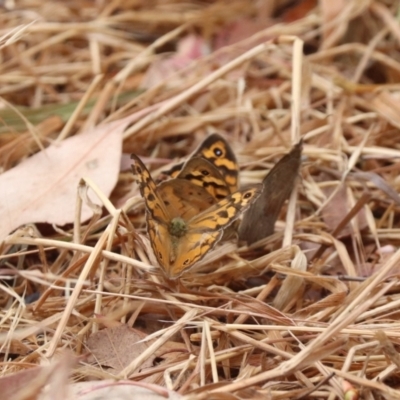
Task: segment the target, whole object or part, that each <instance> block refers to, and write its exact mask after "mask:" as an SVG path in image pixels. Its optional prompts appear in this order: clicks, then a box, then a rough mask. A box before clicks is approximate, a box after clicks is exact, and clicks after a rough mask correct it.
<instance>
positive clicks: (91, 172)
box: [0, 123, 126, 240]
mask: <svg viewBox="0 0 400 400" xmlns="http://www.w3.org/2000/svg"><path fill="white" fill-rule="evenodd" d="M125 126H126V124H125V123H112V124H108V125H103V126H99V127H98V128H96V129H94V130H92V131H90V132H86V133H82V134H79V135H76V136H73V137H71V138H68V139H65V140H63V141H62V142H61V143H54V144H52V145H51V146H49V147H48V148H47V149H45V150H44V151H40V152H39V153H36V154H34V155H33V156H32V157H29V158H28V159H26V160H25V161H23V162H21V163H20V164H18V165H17V166H16V167H15V168H12V169H10V170H8V171H6V172H5V173H4V174H2V175H0V193H1V202H0V220H1V222H2V223H1V225H0V240H2V239H4V237H5V236H6V235H7V234H9V233H10V232H11V231H13V230H14V229H16V228H18V227H19V226H21V225H23V224H27V223H34V222H47V223H52V224H57V225H64V224H66V223H71V222H73V221H74V218H75V204H76V196H77V188H78V183H79V181H80V179H81V178H82V177H89V178H90V179H91V180H93V181H94V182H95V183H96V184H97V185H98V187H99V188H100V190H101V191H102V192H103V193H104V194H105V196H109V194H110V193H111V190H112V189H113V188H114V186H115V184H116V182H117V179H118V173H119V168H120V158H121V151H122V132H123V129H124V128H125ZM91 214H92V211H91V210H90V208H89V207H87V206H84V207H83V211H82V215H81V219H82V221H84V220H86V219H88V218H89V217H90V216H91Z"/></svg>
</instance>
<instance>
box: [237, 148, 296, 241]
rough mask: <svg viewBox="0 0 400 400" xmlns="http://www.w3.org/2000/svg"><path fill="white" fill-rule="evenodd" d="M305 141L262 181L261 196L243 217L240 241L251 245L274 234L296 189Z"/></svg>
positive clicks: (279, 162)
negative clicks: (285, 203) (285, 205)
mask: <svg viewBox="0 0 400 400" xmlns="http://www.w3.org/2000/svg"><path fill="white" fill-rule="evenodd" d="M302 144H303V143H302V141H300V142H299V143H297V144H296V145H295V146H294V147H293V149H292V151H291V152H290V153H288V154H286V155H285V156H284V157H282V158H281V159H280V160H279V161H278V163H277V164H276V165H275V166H274V167H273V168H272V169H271V171H270V172H269V173H268V175H267V176H266V177H265V178H264V179H263V181H262V192H261V195H260V196H259V197H258V198H257V200H256V201H255V202H253V204H252V205H251V207H250V208H249V210H248V211H247V212H246V213H245V214H244V216H243V219H242V221H241V223H240V226H239V239H240V240H243V241H246V242H247V244H248V245H250V244H252V243H255V242H257V241H259V240H261V239H263V238H265V237H267V236H269V235H272V233H274V226H275V222H276V220H277V218H278V216H279V212H280V210H281V208H282V206H283V203H284V202H285V200H286V199H288V198H289V196H290V193H291V192H292V190H293V187H294V185H295V180H296V177H297V175H298V173H299V169H300V164H301V151H302Z"/></svg>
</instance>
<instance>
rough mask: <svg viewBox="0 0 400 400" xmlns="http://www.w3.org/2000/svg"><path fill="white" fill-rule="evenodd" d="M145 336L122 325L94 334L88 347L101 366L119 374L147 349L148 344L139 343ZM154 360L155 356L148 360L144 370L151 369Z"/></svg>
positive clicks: (144, 364)
mask: <svg viewBox="0 0 400 400" xmlns="http://www.w3.org/2000/svg"><path fill="white" fill-rule="evenodd" d="M144 336H145V335H144V334H143V333H142V332H140V331H138V330H136V329H133V328H130V327H128V326H127V325H120V326H117V327H113V328H106V329H102V330H101V331H99V332H96V333H94V334H93V335H91V336H90V337H89V339H88V341H87V347H88V348H89V350H90V351H91V353H92V355H93V356H94V357H95V358H96V362H97V363H98V364H99V365H102V366H107V367H110V368H112V369H113V370H114V372H115V373H118V372H120V371H122V370H123V369H124V368H125V367H126V366H128V365H129V364H130V363H131V361H132V360H133V359H134V358H136V357H137V356H138V355H139V354H141V353H143V351H145V350H146V349H147V347H148V346H147V342H145V343H138V342H139V341H141V340H142V339H143V338H144ZM154 358H155V355H154V356H153V357H152V358H148V359H147V360H146V361H145V362H144V363H143V364H142V368H147V367H150V366H151V365H152V363H153V359H154Z"/></svg>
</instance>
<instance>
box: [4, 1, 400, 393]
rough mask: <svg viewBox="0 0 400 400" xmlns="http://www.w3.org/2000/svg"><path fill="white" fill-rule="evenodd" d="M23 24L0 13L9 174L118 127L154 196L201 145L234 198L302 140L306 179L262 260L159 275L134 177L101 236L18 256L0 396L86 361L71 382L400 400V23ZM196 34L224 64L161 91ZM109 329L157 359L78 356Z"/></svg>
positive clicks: (172, 12)
mask: <svg viewBox="0 0 400 400" xmlns="http://www.w3.org/2000/svg"><path fill="white" fill-rule="evenodd" d="M17 3H18V7H19V8H18V9H17V8H10V9H6V6H3V9H2V10H1V14H0V21H1V24H0V26H1V27H2V28H1V30H0V52H1V53H0V54H1V64H0V79H1V81H0V82H1V85H0V96H1V100H0V104H2V109H1V110H0V121H1V126H0V160H1V164H0V165H1V168H2V169H3V171H6V170H9V169H11V168H12V167H14V166H15V165H17V164H19V163H20V162H21V161H22V160H23V159H24V158H26V157H28V156H29V155H31V154H33V153H35V152H37V151H39V150H40V148H45V147H47V146H48V145H49V144H50V143H52V142H54V141H56V140H63V139H65V138H67V137H69V136H71V135H76V134H79V133H80V132H84V131H87V130H89V129H90V128H92V127H94V126H97V125H99V124H104V123H106V122H110V121H117V120H119V119H121V118H124V117H127V116H130V118H131V121H132V122H131V124H130V126H129V127H128V128H127V129H126V130H125V132H124V141H123V153H127V154H129V153H131V152H135V153H136V154H139V155H140V156H142V157H143V159H144V160H145V161H147V164H148V165H149V166H151V165H152V164H153V166H156V167H157V168H156V169H155V168H153V169H152V172H153V173H154V175H156V174H157V173H158V172H159V171H160V170H161V167H160V164H162V163H164V164H165V159H171V158H174V157H184V156H186V155H188V154H189V153H190V151H191V150H192V149H193V148H194V147H195V145H196V144H197V143H198V142H199V141H200V140H202V138H204V137H205V135H206V134H207V133H210V132H220V133H223V134H225V135H226V136H227V137H229V140H230V141H231V143H232V146H233V148H234V150H235V152H236V154H237V156H238V159H239V162H240V164H241V166H242V175H241V182H242V184H246V183H254V182H259V181H260V180H261V179H262V177H263V176H264V175H265V173H266V171H267V170H269V169H270V168H271V167H272V166H273V165H274V163H275V162H276V161H277V160H279V159H280V158H281V156H282V155H283V154H285V153H286V152H287V151H288V150H289V149H290V148H291V146H292V144H294V143H296V142H297V141H298V140H299V138H300V137H301V138H303V142H304V149H303V155H304V160H303V165H302V170H301V180H299V185H298V190H297V191H295V193H294V194H293V196H292V198H291V200H290V202H289V203H288V205H287V206H285V207H284V209H283V210H282V213H281V218H280V219H279V221H278V222H277V224H276V233H275V234H274V235H272V236H271V237H269V238H266V239H265V240H264V241H262V243H259V244H258V245H257V246H252V247H251V248H247V247H245V246H242V247H239V248H238V246H236V244H234V243H231V242H228V243H225V244H223V245H222V246H221V247H220V248H219V249H218V250H217V251H216V252H214V253H213V254H211V255H210V257H209V258H208V259H206V260H205V261H204V262H202V263H201V264H200V265H198V266H196V267H194V268H193V269H191V270H189V271H188V272H187V273H186V274H185V275H183V276H182V279H181V280H180V281H176V282H170V281H168V280H166V279H165V278H164V277H163V275H162V274H161V273H160V271H159V269H158V268H157V267H152V265H153V264H154V261H153V258H152V255H151V251H149V252H148V250H149V245H148V242H147V239H146V235H145V231H144V224H143V222H144V219H143V212H144V210H143V207H142V203H141V201H140V198H139V197H138V190H137V188H136V186H135V185H133V177H132V176H131V173H130V172H129V171H127V170H126V168H123V169H122V172H121V173H120V176H119V180H118V184H117V186H116V188H115V189H114V191H113V193H112V195H111V203H110V202H109V201H108V199H107V198H106V197H105V196H104V195H102V194H101V193H98V197H99V198H100V200H98V202H100V201H101V203H102V204H103V205H104V206H105V208H104V211H103V213H102V215H101V216H97V218H95V217H94V218H93V220H91V221H89V222H85V223H84V224H82V225H81V224H80V223H79V222H78V221H76V222H75V223H74V224H73V225H70V226H66V227H63V228H62V230H61V229H59V228H52V227H51V226H49V225H46V224H40V225H39V226H38V227H37V229H38V230H36V231H35V232H36V233H35V234H34V235H28V234H27V233H26V232H27V231H26V230H22V231H21V230H20V231H17V233H14V234H13V235H10V236H8V237H7V238H6V239H5V241H4V243H3V244H2V245H1V247H0V249H1V256H0V263H1V270H0V271H1V274H2V276H3V280H2V281H1V282H0V294H1V298H0V300H1V305H2V309H1V311H0V321H1V322H0V329H1V332H0V337H1V343H2V354H3V362H2V364H1V365H2V366H1V370H2V375H3V376H4V377H5V376H10V375H11V374H13V373H15V372H19V371H22V370H25V369H28V368H31V367H32V366H35V365H39V364H42V363H43V362H44V361H45V360H47V359H53V358H55V357H57V356H58V355H59V354H60V353H62V352H63V351H64V352H65V351H66V352H69V353H72V354H74V355H77V356H80V358H79V360H80V362H79V363H78V364H77V365H76V366H75V367H74V368H73V369H72V373H71V374H70V377H71V378H72V379H74V380H75V381H76V380H79V381H82V380H89V379H94V378H96V379H97V378H98V379H106V378H110V377H117V378H120V379H121V378H129V379H131V380H135V381H143V382H146V383H154V384H158V385H161V386H167V387H168V388H169V389H173V390H176V391H178V392H179V393H182V394H185V395H186V394H190V395H191V398H199V399H200V398H208V399H210V398H213V399H214V398H219V399H220V398H221V399H222V398H229V399H230V398H253V399H255V398H273V399H306V398H316V399H329V400H333V399H335V398H343V392H344V391H347V392H349V391H350V390H353V388H354V390H357V391H359V393H360V397H361V398H365V399H395V398H400V392H399V391H398V389H399V385H398V382H399V379H400V372H399V367H400V363H399V360H398V355H397V349H398V348H399V345H400V333H399V332H400V330H399V329H400V325H399V323H398V319H397V318H398V317H399V311H398V309H399V302H400V286H399V283H398V275H399V273H400V270H399V265H400V251H399V250H397V246H398V245H399V244H400V218H399V217H400V201H399V197H398V195H397V191H398V188H399V185H400V182H399V179H398V174H399V166H400V164H399V161H398V160H399V158H400V144H399V140H398V129H399V127H400V106H399V96H400V85H399V84H398V82H399V77H400V52H399V48H400V47H399V42H400V28H399V26H400V25H399V23H398V15H399V8H398V3H397V2H391V1H385V0H380V1H370V2H367V1H365V2H361V1H356V0H354V1H343V2H341V1H337V2H335V5H341V6H339V7H338V9H337V10H335V9H333V7H334V6H333V2H329V1H320V2H319V7H314V6H313V3H314V2H312V1H308V2H303V4H304V5H309V6H310V9H311V11H310V12H309V13H305V12H304V11H302V9H300V8H298V9H297V11H298V15H299V16H298V17H296V18H295V17H294V16H293V13H292V14H290V13H289V12H292V11H293V9H290V8H289V9H284V8H282V7H281V6H280V8H279V7H278V6H274V5H273V4H274V2H270V5H269V6H267V5H264V6H259V4H261V3H263V2H255V1H254V2H248V1H244V0H242V1H240V0H236V1H233V2H229V6H227V3H226V2H224V1H222V0H221V1H215V2H202V3H201V2H194V1H193V2H191V1H186V2H174V1H161V0H160V1H157V0H156V1H153V2H152V6H151V8H148V6H146V4H147V2H144V1H143V2H142V1H129V0H128V1H125V2H119V1H114V2H104V4H103V2H86V3H81V2H78V1H70V2H58V3H56V5H55V4H54V3H53V2H43V1H38V0H36V1H25V0H21V1H19V2H17ZM265 3H268V2H265ZM276 3H277V4H280V3H279V2H276ZM336 3H337V4H336ZM6 4H7V6H9V7H13V6H14V3H13V2H6ZM292 7H293V6H292ZM271 15H273V16H274V18H273V19H272V18H270V19H268V18H267V17H268V16H271ZM257 17H258V19H257ZM246 18H253V25H252V26H253V27H255V26H257V27H258V32H256V33H254V35H251V34H252V33H253V32H251V31H248V35H249V37H247V38H246V37H245V34H244V33H243V32H240V34H239V33H237V31H236V30H235V29H234V28H233V26H234V25H229V24H232V23H233V22H235V23H237V24H239V25H240V24H241V23H243V24H244V22H243V21H244V20H245V19H246ZM265 21H268V23H266V22H265ZM257 24H259V25H257ZM243 26H246V29H250V28H249V26H248V25H243ZM243 26H242V29H244V28H243ZM227 27H229V29H228V28H227ZM261 27H262V29H261ZM222 29H225V31H224V35H225V36H224V35H221V30H222ZM194 32H195V33H197V34H198V36H199V37H200V38H202V39H204V40H205V41H206V42H207V43H210V44H211V46H212V48H213V49H214V50H215V51H213V52H212V53H210V54H205V55H203V56H201V57H200V58H198V59H196V60H194V61H192V62H191V63H188V64H187V65H186V66H185V67H184V68H183V69H181V70H179V71H175V72H174V73H173V74H172V75H171V76H169V77H168V78H166V79H164V78H165V77H163V78H162V79H156V74H155V73H152V74H151V75H150V72H149V71H150V70H151V68H156V67H157V65H159V63H160V61H161V60H165V58H166V55H165V53H166V52H170V51H175V46H176V43H177V41H178V40H179V39H180V38H182V37H185V36H186V35H188V34H190V33H194ZM232 32H234V33H232ZM231 33H232V36H233V35H234V34H237V35H238V36H239V38H240V41H239V42H236V43H233V39H232V38H231V41H232V42H229V40H228V39H226V37H227V36H229V35H228V34H231ZM218 35H219V36H218ZM221 37H224V38H225V40H226V42H224V44H225V46H224V47H220V48H219V49H217V48H216V42H217V39H216V38H219V40H222V39H221ZM303 49H304V54H305V55H304V56H303ZM145 81H146V82H149V81H150V82H151V85H150V84H149V85H148V87H147V88H143V82H145ZM146 157H147V158H146ZM160 160H161V161H160ZM163 166H164V165H163ZM86 183H87V184H89V185H92V184H91V183H90V182H86ZM15 184H16V185H18V184H23V182H16V183H15ZM129 197H131V198H132V199H131V200H129V201H128V202H126V203H125V200H126V199H127V198H129ZM75 200H76V199H71V202H74V201H75ZM47 201H48V202H51V195H49V197H48V199H47ZM149 258H150V261H149ZM37 293H40V298H39V299H38V300H36V301H33V302H31V303H28V304H27V303H25V301H24V298H25V299H27V298H31V299H32V297H31V296H34V295H35V294H37ZM118 322H121V323H126V324H128V325H129V326H131V327H135V328H137V329H140V330H141V332H142V334H144V336H145V337H146V338H147V339H148V341H147V342H146V343H147V347H146V349H145V350H141V351H140V352H136V353H135V350H132V357H131V362H129V363H127V364H126V365H123V366H122V367H121V368H119V370H115V371H114V370H113V371H111V372H110V371H109V370H107V368H106V367H105V366H104V365H103V366H99V365H98V364H97V363H96V362H94V361H93V360H92V359H90V358H89V357H88V354H89V350H88V347H87V341H88V338H89V337H90V336H91V335H93V334H94V333H95V332H97V331H99V330H101V329H103V328H104V327H106V329H110V328H111V327H113V326H116V324H117V323H118ZM178 348H179V351H177V349H178ZM173 349H175V350H173ZM170 352H173V354H174V356H173V357H171V356H169V353H170ZM154 354H158V358H157V363H152V364H151V365H150V366H146V367H145V368H144V367H143V368H142V366H143V363H144V362H145V361H146V360H148V359H149V358H150V359H152V357H153V356H154ZM348 384H350V388H349V387H348V386H346V385H348ZM32 390H34V389H32ZM230 393H235V395H236V397H230V396H231V395H230ZM232 396H233V395H232ZM21 398H22V397H21Z"/></svg>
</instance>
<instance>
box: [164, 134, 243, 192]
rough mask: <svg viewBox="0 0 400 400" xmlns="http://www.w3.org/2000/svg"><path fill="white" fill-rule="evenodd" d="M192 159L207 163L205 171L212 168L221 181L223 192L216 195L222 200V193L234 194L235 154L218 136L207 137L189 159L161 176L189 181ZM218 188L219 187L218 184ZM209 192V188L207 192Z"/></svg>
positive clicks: (235, 178)
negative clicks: (188, 172)
mask: <svg viewBox="0 0 400 400" xmlns="http://www.w3.org/2000/svg"><path fill="white" fill-rule="evenodd" d="M193 159H203V160H205V161H207V162H208V167H207V169H210V168H212V175H213V176H215V177H217V179H218V180H222V182H223V186H224V189H223V190H224V192H221V190H220V191H218V192H217V194H218V195H219V196H220V197H219V198H218V199H221V198H222V193H225V192H227V193H228V194H229V193H234V192H235V191H237V189H238V186H239V166H238V164H237V161H236V157H235V154H234V152H233V150H232V148H231V147H230V145H229V143H228V142H227V141H226V140H225V139H224V138H223V137H222V136H221V135H219V134H217V133H214V134H212V135H209V136H208V137H207V138H206V139H205V140H204V141H203V142H202V143H201V144H200V145H199V147H198V148H197V149H196V150H195V151H194V152H193V154H192V155H191V156H190V157H189V159H188V160H187V161H186V162H184V163H180V164H176V165H174V166H173V167H172V168H171V169H169V170H167V171H164V172H163V175H166V176H169V177H171V178H183V179H190V176H188V174H187V171H191V170H192V167H193V165H191V163H192V162H193V161H192V160H193ZM194 183H195V184H198V185H201V186H202V182H199V181H198V180H195V182H194ZM219 186H221V185H220V184H219ZM210 191H211V188H210V190H209V192H210Z"/></svg>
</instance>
